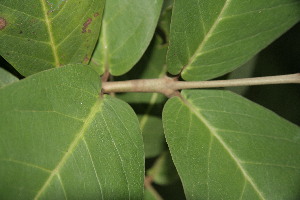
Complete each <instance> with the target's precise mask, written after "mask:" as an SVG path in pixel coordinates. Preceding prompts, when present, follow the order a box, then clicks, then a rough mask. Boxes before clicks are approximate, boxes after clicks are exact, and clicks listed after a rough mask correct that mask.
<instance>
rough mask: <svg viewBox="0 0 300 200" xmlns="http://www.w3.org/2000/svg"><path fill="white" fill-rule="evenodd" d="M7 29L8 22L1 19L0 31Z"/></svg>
mask: <svg viewBox="0 0 300 200" xmlns="http://www.w3.org/2000/svg"><path fill="white" fill-rule="evenodd" d="M5 27H6V20H5V19H4V18H2V17H0V30H3V29H4V28H5Z"/></svg>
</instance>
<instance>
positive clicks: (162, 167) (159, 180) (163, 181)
mask: <svg viewBox="0 0 300 200" xmlns="http://www.w3.org/2000/svg"><path fill="white" fill-rule="evenodd" d="M147 175H148V176H151V177H152V178H153V182H155V183H156V184H159V185H170V184H172V183H174V182H176V181H178V180H179V177H178V173H177V171H176V168H175V166H174V163H173V161H172V158H171V155H170V153H169V152H164V153H163V154H162V155H161V156H160V157H159V158H158V159H157V160H156V162H155V164H154V166H153V167H152V168H151V169H149V170H148V171H147Z"/></svg>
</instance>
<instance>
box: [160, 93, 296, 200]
mask: <svg viewBox="0 0 300 200" xmlns="http://www.w3.org/2000/svg"><path fill="white" fill-rule="evenodd" d="M163 122H164V128H165V134H166V138H167V143H168V145H169V148H170V151H171V155H172V158H173V161H174V163H175V166H176V168H177V170H178V173H179V176H180V177H181V180H182V183H183V187H184V189H185V194H186V197H187V199H297V198H299V195H300V191H299V186H300V154H299V152H300V129H299V127H298V126H296V125H294V124H292V123H290V122H288V121H286V120H284V119H283V118H281V117H279V116H278V115H276V114H274V113H273V112H270V111H268V110H267V109H265V108H263V107H261V106H259V105H257V104H255V103H253V102H251V101H248V100H246V99H244V98H242V97H240V96H238V95H236V94H233V93H231V92H226V91H218V90H203V91H199V90H198V91H197V90H186V91H183V92H182V98H178V97H175V98H172V99H170V100H169V101H168V102H167V104H166V106H165V108H164V112H163Z"/></svg>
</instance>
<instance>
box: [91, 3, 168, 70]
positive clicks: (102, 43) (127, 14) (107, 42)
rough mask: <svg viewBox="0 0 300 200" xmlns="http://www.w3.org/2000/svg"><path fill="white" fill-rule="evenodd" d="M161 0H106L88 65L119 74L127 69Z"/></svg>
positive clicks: (146, 37)
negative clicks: (92, 53)
mask: <svg viewBox="0 0 300 200" xmlns="http://www.w3.org/2000/svg"><path fill="white" fill-rule="evenodd" d="M162 3H163V1H162V0H158V1H147V0H143V1H138V0H130V1H122V0H119V1H107V3H106V6H105V12H104V17H103V24H102V30H101V34H100V38H99V42H98V44H97V46H96V49H95V52H94V55H93V58H92V60H91V66H92V67H93V68H94V69H95V70H96V71H98V73H99V74H102V73H103V72H104V71H105V70H108V71H109V72H110V73H111V74H112V75H114V76H119V75H122V74H124V73H126V72H127V71H129V70H130V69H131V68H132V67H133V66H134V65H135V64H136V62H137V61H138V60H139V59H140V57H141V56H142V55H143V53H144V51H145V50H146V48H147V46H148V45H149V43H150V41H151V39H152V37H153V34H154V30H155V27H156V24H157V21H158V18H159V14H160V9H161V7H162Z"/></svg>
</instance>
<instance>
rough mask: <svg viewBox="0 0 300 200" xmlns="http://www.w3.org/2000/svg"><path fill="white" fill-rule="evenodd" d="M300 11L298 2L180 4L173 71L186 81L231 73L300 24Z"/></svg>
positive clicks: (174, 32)
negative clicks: (299, 22)
mask: <svg viewBox="0 0 300 200" xmlns="http://www.w3.org/2000/svg"><path fill="white" fill-rule="evenodd" d="M299 8H300V2H299V1H298V0H272V1H261V0H252V1H238V0H235V1H234V0H216V1H199V0H189V1H185V0H176V1H175V3H174V6H173V14H172V23H171V35H170V46H169V51H168V56H167V64H168V71H169V72H170V73H171V74H178V73H180V72H181V75H182V78H183V79H185V80H207V79H211V78H215V77H218V76H220V75H223V74H225V73H227V72H230V71H232V70H234V69H235V68H237V67H239V66H240V65H241V64H243V63H245V62H246V61H247V60H249V59H250V58H251V57H252V56H254V55H255V54H256V53H257V52H259V51H260V50H261V49H263V48H265V47H266V46H267V45H268V44H270V43H271V42H272V41H273V40H275V39H276V38H277V37H279V36H280V35H281V34H283V33H284V32H285V31H287V30H288V29H289V28H290V27H292V26H293V25H294V24H295V23H297V22H298V21H299V20H300V9H299ZM187 10H188V12H187Z"/></svg>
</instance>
